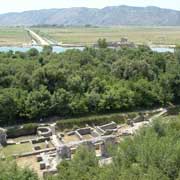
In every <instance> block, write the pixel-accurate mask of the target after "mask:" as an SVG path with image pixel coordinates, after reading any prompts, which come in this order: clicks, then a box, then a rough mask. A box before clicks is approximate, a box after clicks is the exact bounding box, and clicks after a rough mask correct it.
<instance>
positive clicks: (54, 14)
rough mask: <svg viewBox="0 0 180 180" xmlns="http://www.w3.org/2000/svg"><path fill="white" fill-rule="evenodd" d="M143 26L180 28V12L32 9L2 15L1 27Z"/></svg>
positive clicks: (117, 8)
mask: <svg viewBox="0 0 180 180" xmlns="http://www.w3.org/2000/svg"><path fill="white" fill-rule="evenodd" d="M39 24H41V25H43V24H46V25H54V24H56V25H72V26H79V25H86V24H90V25H96V26H118V25H140V26H179V25H180V11H178V10H172V9H163V8H159V7H155V6H147V7H133V6H126V5H122V6H108V7H104V8H102V9H98V8H86V7H77V8H76V7H74V8H61V9H58V8H53V9H41V10H30V11H24V12H17V13H16V12H12V13H11V12H10V13H5V14H0V25H1V26H32V25H39Z"/></svg>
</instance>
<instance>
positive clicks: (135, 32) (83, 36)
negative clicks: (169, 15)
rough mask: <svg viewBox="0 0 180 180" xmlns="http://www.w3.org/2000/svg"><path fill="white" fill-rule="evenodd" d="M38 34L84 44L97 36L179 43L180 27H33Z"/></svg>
mask: <svg viewBox="0 0 180 180" xmlns="http://www.w3.org/2000/svg"><path fill="white" fill-rule="evenodd" d="M33 30H35V31H36V32H38V34H40V35H41V36H44V37H48V38H50V39H54V40H55V41H57V42H63V43H73V44H86V45H90V44H92V43H95V42H97V40H98V39H99V38H106V39H107V41H118V40H120V39H121V38H122V37H127V38H128V39H129V41H133V42H135V43H141V44H142V43H143V44H151V43H152V44H164V45H166V44H179V43H180V27H99V28H85V27H79V28H78V27H74V28H70V27H69V28H33Z"/></svg>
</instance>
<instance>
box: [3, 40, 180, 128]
mask: <svg viewBox="0 0 180 180" xmlns="http://www.w3.org/2000/svg"><path fill="white" fill-rule="evenodd" d="M99 47H100V48H91V47H86V48H85V49H84V50H83V51H81V50H68V51H66V52H64V53H54V52H52V48H51V47H49V46H45V47H44V48H43V51H42V52H38V51H37V50H36V49H31V50H29V51H28V52H25V53H24V52H15V53H13V52H12V51H9V52H7V53H5V52H1V53H0V125H1V126H4V125H11V124H17V123H26V122H36V121H39V120H40V119H43V118H47V117H52V116H58V117H80V116H85V115H89V114H99V113H101V114H103V113H112V112H121V111H130V110H132V109H138V108H142V109H144V108H152V107H160V106H166V105H168V104H169V103H178V102H179V101H180V92H179V88H180V50H179V48H176V50H175V53H169V52H167V53H158V52H153V51H152V50H151V49H150V48H149V47H146V46H139V47H138V48H122V49H111V48H107V47H106V45H105V43H104V42H103V41H99Z"/></svg>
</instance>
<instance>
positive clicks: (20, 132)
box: [7, 123, 38, 138]
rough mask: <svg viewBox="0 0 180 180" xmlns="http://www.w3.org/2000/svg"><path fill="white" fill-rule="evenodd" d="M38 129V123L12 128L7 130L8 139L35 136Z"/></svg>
mask: <svg viewBox="0 0 180 180" xmlns="http://www.w3.org/2000/svg"><path fill="white" fill-rule="evenodd" d="M37 128H38V124H36V123H28V124H25V125H23V126H20V127H19V126H17V127H16V126H14V127H10V128H8V130H7V136H8V138H15V137H20V136H28V135H34V134H36V133H37Z"/></svg>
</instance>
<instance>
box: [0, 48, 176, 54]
mask: <svg viewBox="0 0 180 180" xmlns="http://www.w3.org/2000/svg"><path fill="white" fill-rule="evenodd" d="M31 48H36V49H37V50H38V51H39V52H41V51H42V46H31V47H18V46H17V47H16V46H0V52H8V51H10V50H12V51H14V52H15V51H20V52H26V51H28V50H30V49H31ZM69 49H79V50H83V49H84V48H83V47H61V46H53V52H56V53H60V52H65V51H66V50H69ZM151 49H152V50H153V51H156V52H172V53H173V52H174V49H173V48H160V47H153V48H151Z"/></svg>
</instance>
